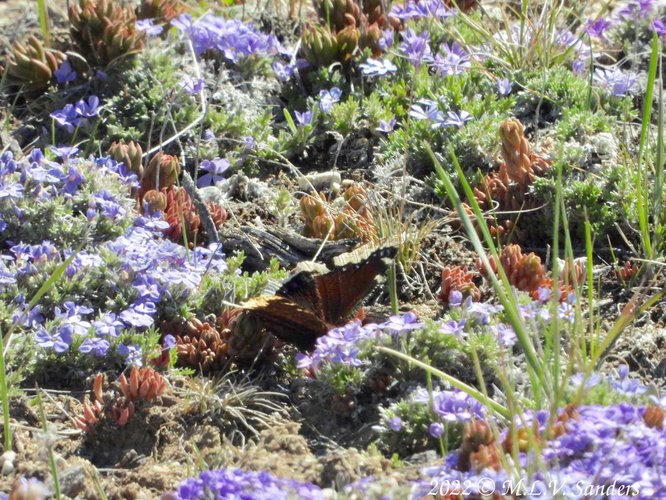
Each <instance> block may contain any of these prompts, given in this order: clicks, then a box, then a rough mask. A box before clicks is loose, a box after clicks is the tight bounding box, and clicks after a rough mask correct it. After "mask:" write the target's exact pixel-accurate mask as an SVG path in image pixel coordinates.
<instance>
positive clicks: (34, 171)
mask: <svg viewBox="0 0 666 500" xmlns="http://www.w3.org/2000/svg"><path fill="white" fill-rule="evenodd" d="M51 165H53V166H52V167H51V168H49V169H48V170H47V169H46V168H44V167H42V166H41V165H39V164H37V163H32V164H30V166H25V167H24V169H23V173H24V174H26V175H27V176H28V177H30V179H31V180H33V181H34V182H36V183H37V184H58V183H60V182H62V181H63V180H65V178H66V177H67V176H66V175H65V173H64V172H63V171H62V170H61V166H60V165H57V164H56V163H52V164H51Z"/></svg>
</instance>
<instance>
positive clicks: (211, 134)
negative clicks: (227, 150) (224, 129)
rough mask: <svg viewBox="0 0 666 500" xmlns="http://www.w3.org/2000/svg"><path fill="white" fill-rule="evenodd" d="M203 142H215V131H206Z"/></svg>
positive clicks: (208, 129)
mask: <svg viewBox="0 0 666 500" xmlns="http://www.w3.org/2000/svg"><path fill="white" fill-rule="evenodd" d="M203 140H204V141H214V140H215V132H213V129H210V128H207V129H206V130H205V131H204V133H203Z"/></svg>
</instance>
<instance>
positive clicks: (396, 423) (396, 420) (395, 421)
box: [388, 417, 402, 432]
mask: <svg viewBox="0 0 666 500" xmlns="http://www.w3.org/2000/svg"><path fill="white" fill-rule="evenodd" d="M388 427H389V429H391V430H392V431H394V432H399V431H400V429H402V419H401V418H400V417H393V418H391V420H389V421H388Z"/></svg>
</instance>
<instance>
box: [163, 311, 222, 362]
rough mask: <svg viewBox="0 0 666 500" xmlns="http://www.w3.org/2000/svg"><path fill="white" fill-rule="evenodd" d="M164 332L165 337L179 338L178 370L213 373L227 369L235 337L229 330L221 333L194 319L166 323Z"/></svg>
mask: <svg viewBox="0 0 666 500" xmlns="http://www.w3.org/2000/svg"><path fill="white" fill-rule="evenodd" d="M225 314H227V315H228V313H225ZM223 316H224V315H223ZM222 323H224V321H222ZM161 330H162V333H163V334H167V333H168V334H172V335H174V336H175V337H176V352H177V353H178V361H177V362H176V364H177V366H181V367H187V368H194V369H196V370H197V371H198V372H201V373H209V372H211V371H216V370H220V369H223V368H225V367H226V365H227V364H228V363H229V360H230V356H229V338H230V337H231V330H229V328H224V327H223V328H222V329H221V330H218V329H216V328H215V327H214V326H212V325H211V324H209V323H202V322H201V321H199V320H198V319H196V318H194V319H190V320H188V321H180V322H171V323H163V324H162V326H161Z"/></svg>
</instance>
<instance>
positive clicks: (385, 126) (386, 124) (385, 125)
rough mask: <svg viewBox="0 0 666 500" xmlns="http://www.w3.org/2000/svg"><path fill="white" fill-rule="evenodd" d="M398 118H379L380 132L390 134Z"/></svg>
mask: <svg viewBox="0 0 666 500" xmlns="http://www.w3.org/2000/svg"><path fill="white" fill-rule="evenodd" d="M395 124H396V120H395V117H393V118H391V119H390V120H389V121H386V120H381V119H380V120H379V127H377V131H378V132H384V133H385V134H388V133H389V132H393V129H394V128H395Z"/></svg>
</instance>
